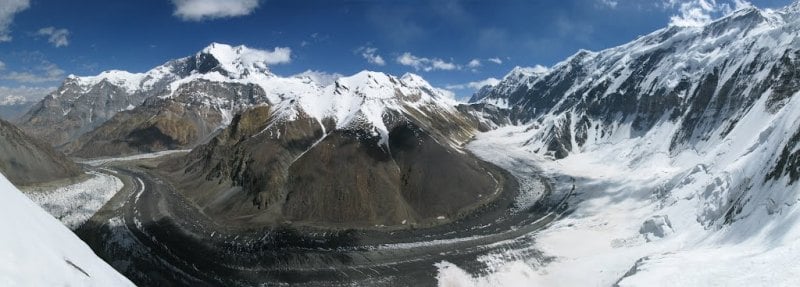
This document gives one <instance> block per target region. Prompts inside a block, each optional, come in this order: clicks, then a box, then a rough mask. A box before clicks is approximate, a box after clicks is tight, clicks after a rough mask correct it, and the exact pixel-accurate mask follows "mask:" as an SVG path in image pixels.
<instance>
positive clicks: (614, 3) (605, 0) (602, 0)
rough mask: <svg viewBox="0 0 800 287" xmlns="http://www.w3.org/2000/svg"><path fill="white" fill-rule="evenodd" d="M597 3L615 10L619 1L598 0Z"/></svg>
mask: <svg viewBox="0 0 800 287" xmlns="http://www.w3.org/2000/svg"><path fill="white" fill-rule="evenodd" d="M599 3H600V4H601V5H603V6H607V7H609V8H611V9H614V8H617V5H619V1H617V0H599Z"/></svg>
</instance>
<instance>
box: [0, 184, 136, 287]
mask: <svg viewBox="0 0 800 287" xmlns="http://www.w3.org/2000/svg"><path fill="white" fill-rule="evenodd" d="M0 230H3V233H2V235H0V286H103V287H105V286H133V283H131V282H130V281H128V279H126V278H125V277H123V276H122V275H120V274H119V273H117V271H116V270H114V269H113V268H111V266H109V265H108V264H107V263H105V262H103V260H101V259H100V258H98V257H97V256H96V255H95V254H94V253H93V252H92V250H91V249H90V248H89V246H87V245H86V244H85V243H83V241H81V240H80V239H79V238H78V237H77V236H75V234H73V233H72V232H71V231H70V230H69V229H67V228H66V227H64V225H62V224H61V222H59V221H58V220H56V219H55V218H53V217H52V216H50V215H49V214H47V212H45V211H44V210H42V209H41V208H40V207H39V206H37V205H36V203H34V202H33V201H31V200H30V199H28V198H27V197H25V195H23V194H22V192H20V191H19V190H18V189H17V188H16V187H14V185H12V184H11V182H9V181H8V180H7V179H6V178H5V176H2V175H0Z"/></svg>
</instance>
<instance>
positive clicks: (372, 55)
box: [356, 46, 386, 66]
mask: <svg viewBox="0 0 800 287" xmlns="http://www.w3.org/2000/svg"><path fill="white" fill-rule="evenodd" d="M356 53H359V54H361V57H364V59H366V60H367V62H369V63H370V64H375V65H378V66H385V65H386V61H385V60H383V57H381V55H378V49H377V48H374V47H368V46H364V47H359V48H358V49H356Z"/></svg>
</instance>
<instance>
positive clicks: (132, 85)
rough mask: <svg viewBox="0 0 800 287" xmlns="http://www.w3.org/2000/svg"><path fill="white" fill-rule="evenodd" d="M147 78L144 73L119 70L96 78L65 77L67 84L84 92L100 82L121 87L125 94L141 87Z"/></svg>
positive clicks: (104, 73)
mask: <svg viewBox="0 0 800 287" xmlns="http://www.w3.org/2000/svg"><path fill="white" fill-rule="evenodd" d="M146 76H147V74H145V73H131V72H127V71H121V70H109V71H104V72H102V73H100V74H98V75H96V76H86V77H78V76H75V75H69V76H67V80H66V81H67V82H70V81H72V82H74V83H76V84H78V86H80V87H81V88H82V89H84V90H86V89H89V88H91V87H92V86H95V85H98V84H100V83H102V82H104V81H105V82H107V83H109V84H112V85H115V86H118V87H121V88H123V89H125V90H126V91H127V92H131V93H132V92H135V91H136V90H139V89H140V88H141V86H142V80H144V78H145V77H146Z"/></svg>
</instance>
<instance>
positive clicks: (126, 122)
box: [64, 81, 266, 158]
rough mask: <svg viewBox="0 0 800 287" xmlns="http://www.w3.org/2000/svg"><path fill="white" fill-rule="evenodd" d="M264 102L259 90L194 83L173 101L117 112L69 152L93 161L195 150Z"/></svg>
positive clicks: (150, 102)
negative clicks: (234, 117)
mask: <svg viewBox="0 0 800 287" xmlns="http://www.w3.org/2000/svg"><path fill="white" fill-rule="evenodd" d="M262 102H266V99H265V95H264V91H263V90H262V89H261V88H259V87H257V86H255V85H244V84H236V83H221V82H210V81H193V82H190V83H188V84H185V85H183V86H181V87H180V88H178V90H177V91H176V93H175V95H174V96H173V97H169V98H160V97H152V98H148V99H147V100H146V101H145V102H144V103H143V104H142V105H141V106H139V107H137V108H135V109H133V110H130V111H123V112H120V113H117V114H116V115H115V116H114V117H113V118H111V119H110V120H108V121H107V122H105V123H103V124H102V125H100V126H99V127H98V128H97V129H95V130H93V131H91V132H88V133H86V134H84V135H82V136H81V137H80V138H79V139H78V140H76V141H75V142H73V143H71V144H69V145H67V146H66V147H65V148H64V150H65V151H66V152H67V153H70V154H72V155H74V156H78V157H87V158H88V157H101V156H119V155H127V154H135V153H143V152H156V151H163V150H170V149H186V148H192V147H195V146H197V145H199V144H201V143H205V142H206V141H208V140H209V139H210V138H211V137H212V136H213V135H214V133H215V132H217V131H219V130H220V129H222V128H223V127H224V126H225V125H227V123H228V121H230V119H229V118H226V117H230V115H231V114H235V113H237V112H239V111H241V110H242V109H244V108H245V107H248V106H252V105H255V104H257V103H262Z"/></svg>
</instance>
